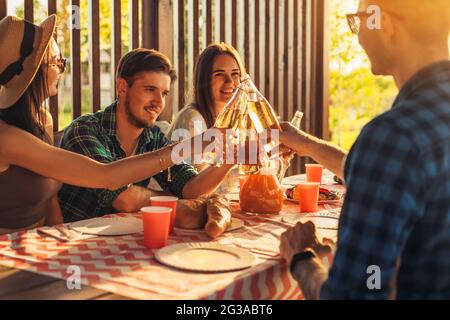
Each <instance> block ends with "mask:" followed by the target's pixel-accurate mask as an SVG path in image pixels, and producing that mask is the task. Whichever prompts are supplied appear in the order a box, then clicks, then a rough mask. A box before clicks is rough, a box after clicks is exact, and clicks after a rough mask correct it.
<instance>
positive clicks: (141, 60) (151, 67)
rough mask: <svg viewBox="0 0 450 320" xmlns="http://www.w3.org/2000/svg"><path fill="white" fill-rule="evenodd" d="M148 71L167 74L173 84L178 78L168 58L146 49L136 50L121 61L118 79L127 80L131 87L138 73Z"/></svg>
mask: <svg viewBox="0 0 450 320" xmlns="http://www.w3.org/2000/svg"><path fill="white" fill-rule="evenodd" d="M148 71H153V72H163V73H166V74H167V75H169V76H170V80H171V82H174V81H175V80H176V78H177V75H176V72H175V70H173V69H172V64H171V62H170V60H169V58H168V57H167V56H165V55H164V54H162V53H161V52H159V51H156V50H153V49H144V48H138V49H134V50H132V51H130V52H128V53H127V54H126V55H124V56H123V57H122V59H120V61H119V65H118V67H117V75H116V77H117V78H123V79H125V80H126V81H127V83H128V86H130V87H131V86H132V85H133V82H134V80H135V76H136V75H137V74H138V73H140V72H148Z"/></svg>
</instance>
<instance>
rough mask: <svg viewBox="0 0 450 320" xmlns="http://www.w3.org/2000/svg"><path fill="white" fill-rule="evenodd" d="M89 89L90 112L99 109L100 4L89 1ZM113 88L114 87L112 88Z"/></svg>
mask: <svg viewBox="0 0 450 320" xmlns="http://www.w3.org/2000/svg"><path fill="white" fill-rule="evenodd" d="M89 84H90V86H89V90H90V97H91V112H96V111H98V110H100V104H101V101H100V89H101V88H100V6H99V3H98V1H89ZM112 90H114V88H112Z"/></svg>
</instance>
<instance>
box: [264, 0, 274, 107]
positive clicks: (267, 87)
mask: <svg viewBox="0 0 450 320" xmlns="http://www.w3.org/2000/svg"><path fill="white" fill-rule="evenodd" d="M271 1H272V0H266V19H265V22H266V27H265V39H264V42H265V44H266V45H265V62H264V66H265V68H266V72H265V74H266V79H265V80H264V82H265V83H264V87H265V89H264V92H265V96H266V98H267V100H269V101H271V100H272V95H271V90H270V80H271V77H270V69H271V66H272V61H273V59H271V54H272V50H271V47H270V34H271V33H270V24H271V14H270V13H271V11H270V3H271Z"/></svg>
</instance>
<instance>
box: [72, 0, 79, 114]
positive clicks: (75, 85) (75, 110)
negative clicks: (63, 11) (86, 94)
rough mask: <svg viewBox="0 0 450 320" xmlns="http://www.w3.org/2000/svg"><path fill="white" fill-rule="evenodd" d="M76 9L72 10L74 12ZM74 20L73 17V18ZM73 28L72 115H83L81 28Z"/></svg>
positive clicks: (75, 0) (77, 0) (75, 3)
mask: <svg viewBox="0 0 450 320" xmlns="http://www.w3.org/2000/svg"><path fill="white" fill-rule="evenodd" d="M74 6H77V7H80V0H72V7H74ZM73 13H74V11H72V14H73ZM71 20H72V18H71ZM71 29H72V37H71V57H72V102H73V107H72V116H73V119H76V118H78V117H79V116H81V61H80V30H79V29H77V28H71Z"/></svg>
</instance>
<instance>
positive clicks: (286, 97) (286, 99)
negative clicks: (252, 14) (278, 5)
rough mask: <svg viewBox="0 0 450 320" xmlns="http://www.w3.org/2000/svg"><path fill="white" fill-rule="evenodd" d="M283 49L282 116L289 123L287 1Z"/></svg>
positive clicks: (290, 98) (290, 104)
mask: <svg viewBox="0 0 450 320" xmlns="http://www.w3.org/2000/svg"><path fill="white" fill-rule="evenodd" d="M284 1H285V2H284V33H283V34H284V49H283V60H284V68H283V78H284V94H283V97H284V101H283V109H284V112H283V115H284V120H286V121H291V119H292V115H293V112H292V108H293V103H292V96H291V91H290V90H289V85H290V81H289V72H290V70H292V68H291V65H290V63H291V61H290V60H289V38H290V33H291V30H290V29H289V21H290V19H289V1H290V0H284Z"/></svg>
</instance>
